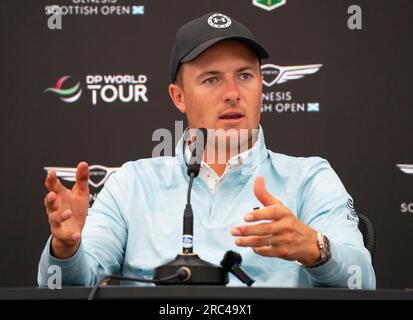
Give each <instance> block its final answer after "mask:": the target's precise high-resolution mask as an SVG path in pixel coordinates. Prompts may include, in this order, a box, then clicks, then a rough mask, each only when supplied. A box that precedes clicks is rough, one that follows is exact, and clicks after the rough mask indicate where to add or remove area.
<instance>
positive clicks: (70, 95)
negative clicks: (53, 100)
mask: <svg viewBox="0 0 413 320" xmlns="http://www.w3.org/2000/svg"><path fill="white" fill-rule="evenodd" d="M69 78H70V76H63V77H61V78H60V79H59V80H57V82H56V86H55V87H54V88H47V89H46V90H44V92H54V93H56V94H57V95H58V96H59V97H60V99H61V100H62V101H64V102H67V103H72V102H75V101H77V100H78V99H79V98H80V96H81V95H82V89H81V88H80V83H79V82H78V83H76V84H75V85H74V86H73V87H70V88H62V87H63V83H64V82H65V81H66V80H67V79H69Z"/></svg>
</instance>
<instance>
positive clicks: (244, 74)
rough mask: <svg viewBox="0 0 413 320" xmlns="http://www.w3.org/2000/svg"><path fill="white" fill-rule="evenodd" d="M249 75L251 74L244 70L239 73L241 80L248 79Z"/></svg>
mask: <svg viewBox="0 0 413 320" xmlns="http://www.w3.org/2000/svg"><path fill="white" fill-rule="evenodd" d="M251 77H252V75H251V74H250V73H246V72H244V73H241V79H242V80H248V79H250V78H251Z"/></svg>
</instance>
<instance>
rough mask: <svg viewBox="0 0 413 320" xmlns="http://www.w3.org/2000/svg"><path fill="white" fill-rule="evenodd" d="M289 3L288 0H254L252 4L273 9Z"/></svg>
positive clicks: (265, 8) (269, 9) (268, 9)
mask: <svg viewBox="0 0 413 320" xmlns="http://www.w3.org/2000/svg"><path fill="white" fill-rule="evenodd" d="M286 3H287V0H252V4H253V5H254V6H257V7H259V8H261V9H264V10H267V11H271V10H274V9H276V8H278V7H281V6H283V5H285V4H286Z"/></svg>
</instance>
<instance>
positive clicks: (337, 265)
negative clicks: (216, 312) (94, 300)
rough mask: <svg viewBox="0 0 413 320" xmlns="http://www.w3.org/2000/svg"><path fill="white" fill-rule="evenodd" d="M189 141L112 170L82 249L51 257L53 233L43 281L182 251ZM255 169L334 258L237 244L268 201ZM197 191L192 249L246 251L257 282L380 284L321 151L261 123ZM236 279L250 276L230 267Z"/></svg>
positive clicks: (140, 270)
mask: <svg viewBox="0 0 413 320" xmlns="http://www.w3.org/2000/svg"><path fill="white" fill-rule="evenodd" d="M182 143H183V140H182V139H181V140H180V142H179V143H178V144H177V147H176V156H175V157H156V158H151V159H141V160H137V161H131V162H127V163H125V164H124V165H123V166H122V167H121V168H120V170H119V171H118V172H116V173H115V174H113V175H112V176H111V177H110V178H109V180H108V181H107V182H106V184H105V186H104V187H103V189H102V191H101V192H100V193H99V195H98V197H97V199H96V201H95V202H94V204H93V206H92V208H90V209H89V213H88V217H87V219H86V224H85V227H84V230H83V233H82V241H81V245H80V248H79V250H78V251H77V253H76V254H75V255H74V256H73V257H71V258H69V259H67V260H59V259H56V258H54V257H52V256H51V255H50V238H49V240H48V242H47V244H46V247H45V249H44V251H43V253H42V256H41V259H40V263H39V272H38V283H39V285H40V286H47V280H48V278H49V276H50V274H48V273H47V270H48V267H49V266H50V265H58V266H60V267H61V268H62V277H63V278H62V283H63V285H82V286H91V285H94V284H95V283H96V282H97V281H98V280H99V279H100V278H101V277H103V276H104V275H107V274H112V273H122V274H123V275H125V276H130V277H145V278H148V279H151V278H152V276H153V270H154V268H156V267H157V266H159V265H161V264H164V263H166V262H168V261H170V260H172V259H174V258H175V256H176V255H177V254H178V253H181V252H182V217H183V211H184V208H185V204H186V191H187V187H188V181H189V178H188V176H187V174H186V164H185V161H184V154H183V148H182ZM257 176H264V177H265V181H266V186H267V189H268V191H269V192H270V193H271V194H272V195H273V196H274V197H276V198H277V199H279V200H280V201H281V202H282V203H283V204H284V205H285V206H287V207H288V208H289V209H290V210H291V211H292V212H293V213H294V214H296V215H297V217H298V218H299V219H300V220H301V221H303V222H304V223H305V224H307V225H309V226H310V227H312V228H313V229H315V230H317V231H318V232H320V233H322V234H325V235H326V236H327V237H328V238H329V239H330V243H331V253H332V258H331V259H330V260H329V261H328V262H327V263H326V264H324V265H322V266H320V267H316V268H311V269H308V268H304V267H302V266H299V265H298V264H297V263H296V262H294V261H287V260H283V259H279V258H274V257H263V256H260V255H257V254H256V253H254V252H253V251H252V249H251V248H241V247H238V246H236V245H235V244H234V240H235V239H234V237H233V236H232V235H231V233H230V230H231V228H232V227H234V226H238V225H242V224H245V222H244V220H243V216H244V214H245V213H247V212H250V211H251V210H252V209H253V208H255V207H262V204H261V203H260V202H259V201H258V200H257V199H256V198H255V195H254V191H253V185H254V180H255V178H256V177H257ZM191 198H192V199H191V202H192V208H193V210H194V253H197V254H198V255H199V256H200V257H201V258H202V259H204V260H207V261H209V262H212V263H215V264H217V265H219V263H220V261H221V259H222V257H223V256H224V254H225V252H226V251H228V250H234V251H237V252H239V253H240V254H241V255H242V258H243V263H242V266H243V268H244V270H245V271H246V272H247V273H248V274H249V275H250V276H251V277H252V278H253V279H254V280H255V283H254V284H253V286H256V287H258V286H260V287H315V286H329V287H349V286H350V287H356V288H363V289H373V288H375V285H376V280H375V274H374V270H373V267H372V264H371V257H370V254H369V252H368V251H367V249H366V248H365V247H364V245H363V238H362V235H361V233H360V232H359V230H358V227H357V221H358V220H357V218H356V217H355V213H354V210H353V209H352V207H351V206H349V205H348V203H350V202H352V198H351V197H350V196H349V194H348V193H347V191H346V189H345V188H344V186H343V184H342V183H341V181H340V179H339V178H338V176H337V175H336V173H335V172H334V170H333V169H332V168H331V166H330V165H329V163H328V162H327V161H326V160H324V159H322V158H319V157H308V158H304V157H291V156H287V155H283V154H279V153H274V152H271V151H269V150H267V148H266V146H265V141H264V134H263V130H262V128H260V130H259V137H258V140H257V141H256V143H255V144H254V146H253V147H252V149H251V151H250V152H249V153H248V156H247V157H246V159H245V161H243V163H242V165H240V166H239V167H238V168H237V169H236V170H231V171H229V172H228V173H227V174H226V175H225V176H223V177H222V180H220V183H219V184H218V185H217V186H216V188H215V191H214V193H212V192H211V190H210V189H209V187H208V185H207V184H206V183H205V181H204V180H202V179H201V178H199V177H198V178H196V179H195V181H194V185H193V190H192V197H191ZM134 284H137V285H142V284H138V283H134ZM229 285H230V286H244V285H243V284H242V283H241V282H240V281H239V280H238V279H236V278H235V277H234V276H232V275H230V283H229Z"/></svg>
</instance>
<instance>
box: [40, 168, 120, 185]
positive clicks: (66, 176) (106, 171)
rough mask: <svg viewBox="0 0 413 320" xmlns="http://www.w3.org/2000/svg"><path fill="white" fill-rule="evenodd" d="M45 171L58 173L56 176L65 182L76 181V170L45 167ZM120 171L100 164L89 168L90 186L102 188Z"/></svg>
mask: <svg viewBox="0 0 413 320" xmlns="http://www.w3.org/2000/svg"><path fill="white" fill-rule="evenodd" d="M44 169H45V170H46V171H47V172H48V173H49V171H51V170H54V171H55V172H56V176H58V177H59V178H61V179H63V180H65V181H70V182H75V181H76V168H66V167H45V168H44ZM118 170H119V168H108V167H105V166H101V165H98V164H95V165H92V166H89V185H91V186H92V187H94V188H99V187H100V186H102V185H104V184H105V182H106V181H107V180H108V179H109V177H110V175H111V174H112V173H114V172H116V171H118Z"/></svg>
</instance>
